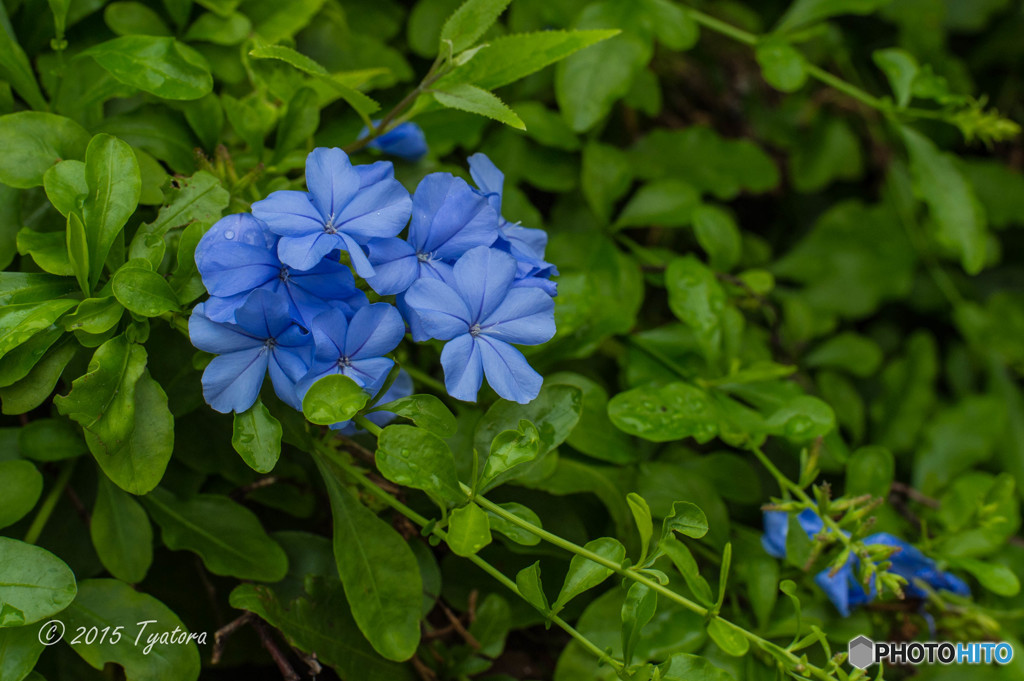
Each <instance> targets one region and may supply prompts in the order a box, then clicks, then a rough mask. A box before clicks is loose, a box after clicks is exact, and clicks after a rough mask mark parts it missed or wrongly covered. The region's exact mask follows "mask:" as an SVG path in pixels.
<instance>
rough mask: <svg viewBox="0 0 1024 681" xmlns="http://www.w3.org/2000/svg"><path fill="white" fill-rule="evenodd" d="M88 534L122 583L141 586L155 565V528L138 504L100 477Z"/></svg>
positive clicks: (108, 566) (104, 477)
mask: <svg viewBox="0 0 1024 681" xmlns="http://www.w3.org/2000/svg"><path fill="white" fill-rule="evenodd" d="M89 533H90V535H91V536H92V545H93V547H95V549H96V555H97V556H99V558H100V562H102V563H103V567H105V568H106V569H107V570H108V571H109V572H110V574H112V575H113V576H115V577H117V578H118V579H120V580H121V581H123V582H128V583H129V584H136V583H138V582H141V581H142V580H143V578H144V577H145V576H146V572H148V571H149V566H150V564H151V563H152V562H153V528H152V526H151V525H150V524H149V517H148V516H147V515H146V512H145V511H144V510H143V508H142V506H141V505H140V504H139V502H137V501H135V499H134V498H133V497H132V496H131V495H130V494H128V493H127V492H125V491H122V490H121V489H120V488H119V487H118V486H117V485H114V484H113V483H112V482H110V481H109V480H108V479H107V477H106V476H105V475H100V476H99V488H98V490H97V492H96V505H95V506H93V509H92V517H91V519H90V522H89Z"/></svg>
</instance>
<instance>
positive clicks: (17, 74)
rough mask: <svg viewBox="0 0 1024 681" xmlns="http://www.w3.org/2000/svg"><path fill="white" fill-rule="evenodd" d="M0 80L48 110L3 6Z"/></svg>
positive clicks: (0, 13) (31, 103) (0, 12)
mask: <svg viewBox="0 0 1024 681" xmlns="http://www.w3.org/2000/svg"><path fill="white" fill-rule="evenodd" d="M55 14H56V13H55ZM59 33H63V31H60V32H59ZM0 78H2V79H3V80H6V81H8V82H9V83H10V84H11V87H13V88H14V90H15V91H16V92H17V93H18V94H19V95H21V97H22V99H24V100H25V101H26V102H28V105H29V106H30V107H32V108H33V109H40V110H42V109H46V108H47V106H46V100H45V99H43V94H42V93H41V92H40V91H39V83H37V82H36V77H35V74H34V73H32V65H31V64H30V63H29V60H28V57H27V56H26V55H25V51H24V50H23V49H21V45H19V44H18V38H17V36H15V35H14V29H13V28H12V26H11V21H10V19H9V18H8V17H7V10H6V8H5V7H3V6H0ZM0 148H2V149H5V150H6V149H9V147H8V146H7V145H6V144H4V145H0ZM2 181H3V182H6V180H2ZM8 184H10V183H8Z"/></svg>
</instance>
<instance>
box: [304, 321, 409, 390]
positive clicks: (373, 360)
mask: <svg viewBox="0 0 1024 681" xmlns="http://www.w3.org/2000/svg"><path fill="white" fill-rule="evenodd" d="M404 335H405V324H404V323H403V322H402V315H400V314H399V313H398V310H396V309H395V308H394V306H392V305H389V304H387V303H374V304H373V305H368V306H366V307H363V308H360V309H358V310H356V312H355V314H353V315H352V317H351V319H349V318H348V317H347V316H346V315H345V313H344V312H342V311H341V310H337V309H335V310H328V311H327V312H323V313H321V314H319V315H318V316H317V317H316V319H314V320H313V341H314V343H315V346H316V351H315V353H314V355H313V361H312V363H311V365H310V367H309V371H308V372H307V373H306V375H305V376H303V377H302V378H301V379H300V380H299V382H298V385H297V386H296V392H297V394H298V396H299V399H300V401H301V399H302V397H304V396H305V394H306V392H307V391H308V390H309V388H310V386H311V385H313V384H314V383H316V382H317V381H318V380H320V379H321V378H323V377H324V376H329V375H331V374H343V375H345V376H348V377H349V378H351V379H352V380H353V381H355V382H356V383H357V384H358V385H359V386H360V387H362V388H365V389H366V391H367V392H369V393H370V394H371V395H373V394H375V393H376V392H377V391H378V390H380V387H381V385H382V384H383V383H384V380H385V379H386V378H387V375H388V372H389V371H390V370H391V367H392V366H394V360H391V359H389V358H387V357H384V355H385V354H387V353H389V352H391V351H392V350H394V349H395V347H396V346H397V345H398V343H399V342H401V340H402V336H404Z"/></svg>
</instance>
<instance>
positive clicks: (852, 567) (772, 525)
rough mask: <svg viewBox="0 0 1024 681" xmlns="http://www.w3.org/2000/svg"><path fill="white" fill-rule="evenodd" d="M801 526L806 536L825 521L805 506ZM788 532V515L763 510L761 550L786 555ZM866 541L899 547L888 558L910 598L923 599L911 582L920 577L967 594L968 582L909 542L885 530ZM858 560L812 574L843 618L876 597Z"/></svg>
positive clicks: (933, 587) (865, 541)
mask: <svg viewBox="0 0 1024 681" xmlns="http://www.w3.org/2000/svg"><path fill="white" fill-rule="evenodd" d="M797 521H798V522H799V523H800V527H801V528H803V530H804V532H806V533H807V536H808V537H813V536H814V535H816V534H818V533H820V532H821V531H822V529H823V528H824V525H825V524H824V522H822V520H821V518H820V517H819V516H818V514H817V513H815V512H814V511H813V510H811V509H809V508H806V509H804V510H803V511H801V512H800V513H799V515H797ZM788 534H789V515H788V514H787V513H785V512H782V511H766V512H765V514H764V534H763V535H762V536H761V545H762V546H763V547H764V550H765V551H767V552H768V553H769V554H770V555H772V556H774V557H776V558H785V557H786V536H787V535H788ZM864 543H865V544H868V545H870V544H884V545H886V546H894V547H897V548H899V549H900V551H898V552H896V553H895V554H893V555H892V556H890V557H889V559H888V560H890V561H891V562H892V566H891V567H890V568H889V571H890V572H893V573H895V574H898V575H900V576H901V577H903V578H904V579H906V580H907V585H906V586H904V587H903V589H904V593H905V595H906V596H909V597H910V598H924V597H925V592H924V590H922V589H921V588H920V587H919V586H917V585H915V584H914V580H915V579H917V580H921V581H922V582H924V583H926V584H927V585H928V586H929V587H931V588H932V589H942V590H946V591H951V592H953V593H955V594H958V595H961V596H966V595H969V594H970V590H969V589H968V587H967V585H966V584H965V583H964V582H963V581H961V580H960V579H959V578H957V577H955V576H953V575H951V574H949V573H946V572H943V571H941V570H939V569H938V568H937V566H936V564H935V561H934V560H932V559H931V558H928V557H927V556H925V555H924V554H923V553H921V552H920V551H919V550H918V549H917V548H916V547H914V546H912V545H910V544H908V543H907V542H905V541H903V540H902V539H900V538H898V537H894V536H893V535H891V534H888V533H886V532H879V533H876V534H873V535H871V536H869V537H865V538H864ZM859 565H860V560H859V559H858V558H857V556H853V555H851V556H850V559H849V560H848V561H847V562H846V564H845V565H844V566H843V567H842V568H840V569H839V570H838V571H837V572H836V574H834V575H830V574H829V572H830V570H829V568H826V569H825V570H822V571H821V572H819V573H818V574H817V575H815V577H814V581H815V583H816V584H817V585H818V586H819V587H820V588H821V590H822V591H824V592H825V595H826V596H828V598H829V600H831V601H832V603H833V604H835V606H836V609H837V610H839V612H840V614H842V615H843V617H847V616H849V614H850V611H851V610H852V609H853V608H855V607H857V606H859V605H863V604H864V603H867V602H869V601H871V600H872V599H874V598H875V596H876V592H875V587H874V584H872V585H871V587H870V588H869V589H865V587H864V585H863V584H861V583H860V582H859V581H858V579H857V575H856V572H857V568H858V566H859Z"/></svg>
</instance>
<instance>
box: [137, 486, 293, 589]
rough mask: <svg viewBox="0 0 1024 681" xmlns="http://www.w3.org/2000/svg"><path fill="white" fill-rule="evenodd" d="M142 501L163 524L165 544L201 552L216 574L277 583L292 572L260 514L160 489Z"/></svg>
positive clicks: (211, 497) (225, 501) (217, 499)
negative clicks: (289, 571)
mask: <svg viewBox="0 0 1024 681" xmlns="http://www.w3.org/2000/svg"><path fill="white" fill-rule="evenodd" d="M143 502H144V503H145V504H146V507H147V508H148V509H149V513H150V515H151V516H152V517H153V520H154V521H156V524H157V525H159V526H160V529H161V536H162V537H163V541H164V544H166V545H167V547H168V548H170V549H171V550H174V551H178V550H182V549H185V550H188V551H192V552H193V553H196V554H198V555H199V557H200V558H202V560H203V565H205V566H206V569H207V570H209V571H210V572H212V573H213V574H215V575H224V576H231V577H237V578H239V579H251V580H254V581H258V582H276V581H278V580H279V579H281V578H282V577H284V575H285V573H287V571H288V557H287V556H286V555H285V553H284V550H283V549H282V548H281V546H280V545H279V544H278V543H277V542H275V541H274V540H273V539H271V538H270V537H269V536H268V535H267V533H266V530H264V529H263V526H262V525H261V524H260V520H259V518H257V517H256V514H254V513H253V512H252V511H250V510H249V509H247V508H246V507H244V506H242V505H241V504H238V503H236V502H234V501H232V500H231V499H229V498H228V497H226V496H223V495H220V494H196V495H195V496H192V497H189V498H186V499H180V498H178V497H177V496H175V495H174V494H172V493H170V492H168V491H167V490H164V489H160V488H158V489H155V490H153V491H152V492H150V493H149V494H147V495H146V496H145V497H143Z"/></svg>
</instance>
